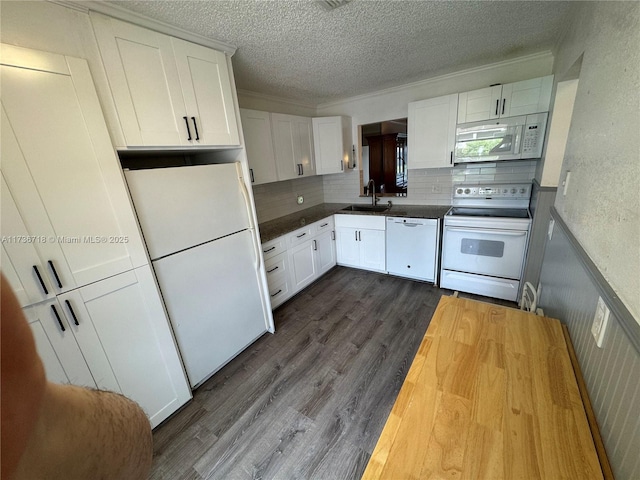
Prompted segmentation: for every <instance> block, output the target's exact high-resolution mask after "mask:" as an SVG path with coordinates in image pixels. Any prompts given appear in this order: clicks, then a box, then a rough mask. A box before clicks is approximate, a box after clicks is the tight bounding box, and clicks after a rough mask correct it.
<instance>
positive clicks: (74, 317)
mask: <svg viewBox="0 0 640 480" xmlns="http://www.w3.org/2000/svg"><path fill="white" fill-rule="evenodd" d="M64 303H66V304H67V308H68V309H69V312H70V313H71V316H72V317H73V323H75V324H76V325H77V326H80V322H78V317H76V312H74V311H73V308H71V302H70V301H69V300H65V301H64Z"/></svg>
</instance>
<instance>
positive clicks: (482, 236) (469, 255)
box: [442, 225, 528, 280]
mask: <svg viewBox="0 0 640 480" xmlns="http://www.w3.org/2000/svg"><path fill="white" fill-rule="evenodd" d="M527 233H528V232H527V231H526V230H499V229H492V228H468V227H457V226H456V227H452V226H447V225H445V227H444V237H443V241H442V268H443V269H445V270H454V271H458V272H467V273H477V274H480V275H488V276H492V277H501V278H511V279H515V280H519V279H520V276H521V274H522V264H523V260H524V254H525V249H526V247H527Z"/></svg>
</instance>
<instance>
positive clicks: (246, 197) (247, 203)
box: [238, 164, 255, 230]
mask: <svg viewBox="0 0 640 480" xmlns="http://www.w3.org/2000/svg"><path fill="white" fill-rule="evenodd" d="M238 181H239V182H240V190H241V191H242V196H243V197H244V206H245V208H246V209H247V216H248V217H249V228H250V229H252V230H253V229H254V228H255V226H254V224H253V210H252V209H251V202H250V201H249V191H248V190H247V186H246V185H245V183H244V178H243V177H242V174H241V172H240V164H238Z"/></svg>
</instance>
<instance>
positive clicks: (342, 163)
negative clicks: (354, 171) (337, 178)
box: [340, 160, 344, 171]
mask: <svg viewBox="0 0 640 480" xmlns="http://www.w3.org/2000/svg"><path fill="white" fill-rule="evenodd" d="M343 170H344V162H343V161H342V160H340V171H343Z"/></svg>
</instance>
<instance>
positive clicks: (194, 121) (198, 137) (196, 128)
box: [191, 117, 200, 140]
mask: <svg viewBox="0 0 640 480" xmlns="http://www.w3.org/2000/svg"><path fill="white" fill-rule="evenodd" d="M191 120H193V129H194V130H195V131H196V140H200V134H199V133H198V124H197V123H196V117H191Z"/></svg>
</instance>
